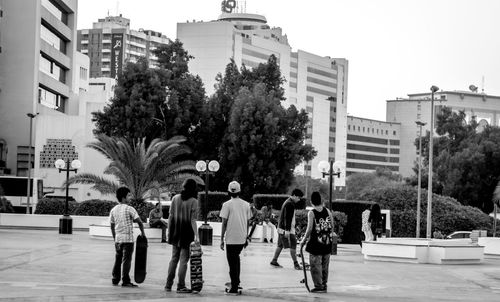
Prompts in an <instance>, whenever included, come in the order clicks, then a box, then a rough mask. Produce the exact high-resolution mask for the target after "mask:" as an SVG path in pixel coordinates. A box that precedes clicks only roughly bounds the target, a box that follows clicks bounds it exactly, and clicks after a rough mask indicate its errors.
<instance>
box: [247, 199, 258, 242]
mask: <svg viewBox="0 0 500 302" xmlns="http://www.w3.org/2000/svg"><path fill="white" fill-rule="evenodd" d="M250 211H251V212H252V218H250V233H249V234H248V241H250V242H252V235H253V232H254V231H255V228H256V227H257V224H258V223H259V217H258V214H259V211H257V209H256V208H255V204H254V203H253V201H251V202H250Z"/></svg>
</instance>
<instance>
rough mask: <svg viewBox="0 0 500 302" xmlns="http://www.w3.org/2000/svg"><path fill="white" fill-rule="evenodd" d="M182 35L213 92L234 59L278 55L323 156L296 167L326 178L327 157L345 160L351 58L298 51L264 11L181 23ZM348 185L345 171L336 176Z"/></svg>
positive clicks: (251, 62)
mask: <svg viewBox="0 0 500 302" xmlns="http://www.w3.org/2000/svg"><path fill="white" fill-rule="evenodd" d="M177 38H178V39H179V40H180V41H181V42H182V43H183V44H184V48H185V49H186V50H187V51H188V52H189V54H191V55H193V56H194V57H195V59H193V60H191V61H190V62H189V70H190V72H191V73H193V74H197V75H199V76H200V77H201V79H202V80H203V83H204V84H205V89H206V91H207V93H208V94H209V95H210V94H212V93H213V92H214V91H215V88H214V85H215V84H216V76H217V74H218V73H223V72H224V70H225V68H226V65H227V64H228V63H229V62H230V60H231V59H233V60H234V61H235V63H236V64H237V65H238V66H241V65H242V64H245V65H246V66H247V67H256V66H258V64H259V63H265V62H267V60H268V58H269V56H270V55H275V56H276V58H277V60H278V64H279V66H280V69H281V74H282V76H283V77H284V78H285V85H284V90H285V97H286V102H285V104H284V105H285V107H287V106H289V105H295V106H296V107H297V108H298V109H305V110H306V111H307V112H308V113H309V117H310V124H309V126H308V133H307V140H306V144H310V145H312V146H313V147H314V148H315V149H316V150H317V151H318V155H317V156H316V157H315V158H314V159H313V160H312V161H311V162H308V163H304V164H303V165H301V166H300V167H298V169H297V170H296V172H298V173H301V174H305V175H309V176H311V177H314V178H320V177H322V175H321V173H320V172H319V171H318V169H317V165H318V163H319V161H321V160H341V161H343V162H345V160H346V159H345V155H346V149H345V148H346V145H347V123H346V117H347V78H348V61H347V60H345V59H339V58H330V57H326V56H319V55H316V54H312V53H308V52H306V51H302V50H297V51H292V48H291V46H290V45H289V43H288V39H287V36H286V35H285V34H283V32H282V29H281V28H279V27H270V26H269V25H268V24H267V20H266V18H265V17H264V16H262V15H257V14H248V13H228V12H223V13H222V14H221V15H220V16H219V18H218V19H217V20H215V21H211V22H203V21H202V22H196V21H193V22H185V23H178V24H177ZM335 185H336V186H344V185H345V175H343V176H342V177H341V178H340V179H336V183H335Z"/></svg>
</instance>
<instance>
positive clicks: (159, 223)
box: [149, 219, 167, 241]
mask: <svg viewBox="0 0 500 302" xmlns="http://www.w3.org/2000/svg"><path fill="white" fill-rule="evenodd" d="M149 226H150V227H152V228H161V240H162V241H166V240H167V223H166V222H165V221H162V220H160V219H157V220H154V221H153V222H150V223H149Z"/></svg>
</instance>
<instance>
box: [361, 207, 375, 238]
mask: <svg viewBox="0 0 500 302" xmlns="http://www.w3.org/2000/svg"><path fill="white" fill-rule="evenodd" d="M369 207H370V206H369V205H367V206H366V209H365V210H364V211H363V213H361V232H363V234H364V237H365V241H372V240H373V233H372V229H371V226H370V222H368V219H369V218H370V209H369Z"/></svg>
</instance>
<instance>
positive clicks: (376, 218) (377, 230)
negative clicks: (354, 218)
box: [368, 203, 382, 241]
mask: <svg viewBox="0 0 500 302" xmlns="http://www.w3.org/2000/svg"><path fill="white" fill-rule="evenodd" d="M368 222H369V223H370V228H371V230H372V234H373V241H377V237H380V236H381V235H382V214H381V212H380V206H379V205H378V203H374V204H373V205H372V208H371V209H370V216H369V218H368Z"/></svg>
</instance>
